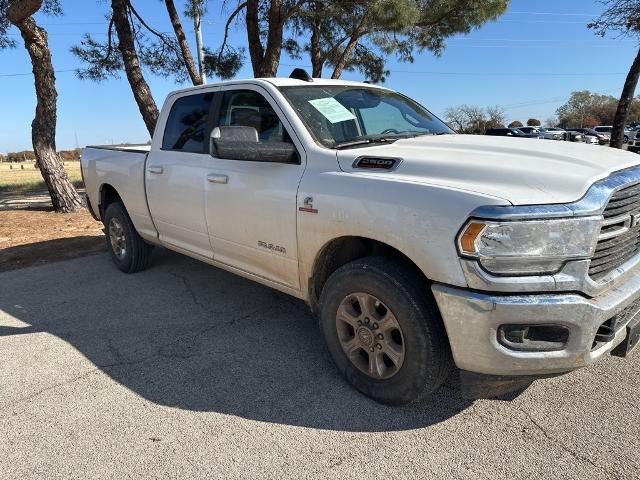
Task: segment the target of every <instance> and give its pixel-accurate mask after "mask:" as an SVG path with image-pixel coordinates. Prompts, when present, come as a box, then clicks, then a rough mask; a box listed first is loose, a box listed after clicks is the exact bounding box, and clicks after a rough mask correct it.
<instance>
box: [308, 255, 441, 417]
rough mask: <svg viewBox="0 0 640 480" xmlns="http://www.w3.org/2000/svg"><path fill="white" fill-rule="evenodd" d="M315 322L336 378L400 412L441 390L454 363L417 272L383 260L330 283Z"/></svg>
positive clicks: (344, 270) (345, 271)
mask: <svg viewBox="0 0 640 480" xmlns="http://www.w3.org/2000/svg"><path fill="white" fill-rule="evenodd" d="M320 322H321V328H322V332H323V335H324V338H325V341H326V344H327V347H328V349H329V352H330V354H331V356H332V358H333V361H334V363H335V364H336V366H337V368H338V370H339V371H340V372H341V373H342V374H343V375H344V377H345V378H346V379H347V380H348V381H349V382H350V383H351V384H352V385H353V386H354V387H355V388H356V389H358V390H359V391H360V392H362V393H364V394H365V395H367V396H369V397H371V398H373V399H374V400H376V401H378V402H381V403H386V404H391V405H402V404H406V403H410V402H413V401H415V400H417V399H419V398H420V397H422V396H423V395H425V394H428V393H431V392H433V391H435V390H437V389H438V387H440V385H441V384H442V383H443V382H444V381H445V380H446V378H447V376H448V375H449V373H450V371H451V368H452V365H453V362H452V359H451V353H450V350H449V344H448V341H447V336H446V333H445V331H444V327H443V325H442V321H441V319H440V317H439V315H438V312H437V308H436V306H435V302H434V301H433V299H432V298H431V297H430V296H429V291H428V290H427V286H426V285H425V284H424V282H421V281H419V279H418V278H417V275H416V274H415V272H413V271H412V270H411V269H409V268H406V267H405V266H403V265H401V264H399V263H398V262H397V261H396V260H394V259H391V258H386V257H371V258H365V259H361V260H356V261H354V262H352V263H349V264H347V265H345V266H343V267H341V268H339V269H338V270H337V271H336V272H334V273H333V274H332V275H331V277H329V279H328V280H327V283H326V284H325V287H324V289H323V290H322V295H321V298H320Z"/></svg>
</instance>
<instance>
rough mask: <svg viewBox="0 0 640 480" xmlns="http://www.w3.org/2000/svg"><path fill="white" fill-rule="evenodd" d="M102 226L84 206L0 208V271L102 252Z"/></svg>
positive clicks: (103, 249)
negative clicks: (71, 208) (72, 208)
mask: <svg viewBox="0 0 640 480" xmlns="http://www.w3.org/2000/svg"><path fill="white" fill-rule="evenodd" d="M102 228H103V225H102V223H100V222H96V221H95V220H94V219H93V218H92V217H91V215H90V214H89V212H87V211H86V210H83V211H81V212H79V213H55V212H53V211H52V209H51V208H50V207H49V208H42V207H40V208H34V207H30V208H21V209H15V210H0V272H4V271H7V270H15V269H17V268H23V267H28V266H31V265H39V264H43V263H49V262H56V261H60V260H68V259H71V258H77V257H81V256H85V255H91V254H95V253H100V252H104V251H106V247H105V241H104V234H103V232H102Z"/></svg>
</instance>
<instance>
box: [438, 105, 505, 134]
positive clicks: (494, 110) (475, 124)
mask: <svg viewBox="0 0 640 480" xmlns="http://www.w3.org/2000/svg"><path fill="white" fill-rule="evenodd" d="M444 118H445V120H446V121H447V123H449V124H450V125H452V126H453V129H454V130H455V131H457V132H458V133H470V134H475V135H483V134H484V133H485V132H486V131H487V130H488V129H489V128H504V124H505V113H504V110H503V109H502V107H499V106H495V107H488V108H481V107H475V106H471V105H459V106H457V107H450V108H447V109H446V110H445V112H444Z"/></svg>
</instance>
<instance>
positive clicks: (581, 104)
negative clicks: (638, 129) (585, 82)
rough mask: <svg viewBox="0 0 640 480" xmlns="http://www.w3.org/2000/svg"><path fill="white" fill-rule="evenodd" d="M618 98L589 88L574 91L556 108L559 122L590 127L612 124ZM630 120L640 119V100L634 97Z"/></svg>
mask: <svg viewBox="0 0 640 480" xmlns="http://www.w3.org/2000/svg"><path fill="white" fill-rule="evenodd" d="M617 108H618V99H616V98H615V97H612V96H610V95H600V94H598V93H593V92H590V91H588V90H583V91H579V92H573V93H572V94H571V96H570V97H569V100H567V102H566V103H565V104H564V105H562V106H561V107H559V108H558V109H557V110H556V114H557V115H558V123H559V125H560V126H562V127H564V128H575V127H583V128H590V127H593V126H595V125H611V124H612V123H613V121H614V117H615V114H616V110H617ZM627 119H628V120H629V121H638V120H640V102H639V101H638V100H634V99H632V101H631V104H630V106H629V112H628V115H627Z"/></svg>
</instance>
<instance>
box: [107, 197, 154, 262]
mask: <svg viewBox="0 0 640 480" xmlns="http://www.w3.org/2000/svg"><path fill="white" fill-rule="evenodd" d="M104 227H105V234H106V239H107V248H108V249H109V253H111V258H112V259H113V263H115V264H116V267H118V268H119V269H120V270H122V271H123V272H125V273H135V272H139V271H140V270H144V269H145V268H148V267H149V266H150V265H151V252H152V250H153V247H152V246H151V245H149V244H148V243H146V242H145V241H144V240H143V239H142V237H140V235H138V232H137V231H136V229H135V227H134V226H133V223H132V222H131V219H130V218H129V215H128V214H127V211H126V210H125V208H124V206H123V205H122V204H121V203H120V202H114V203H111V204H110V205H109V206H108V207H107V210H106V212H105V214H104Z"/></svg>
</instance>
